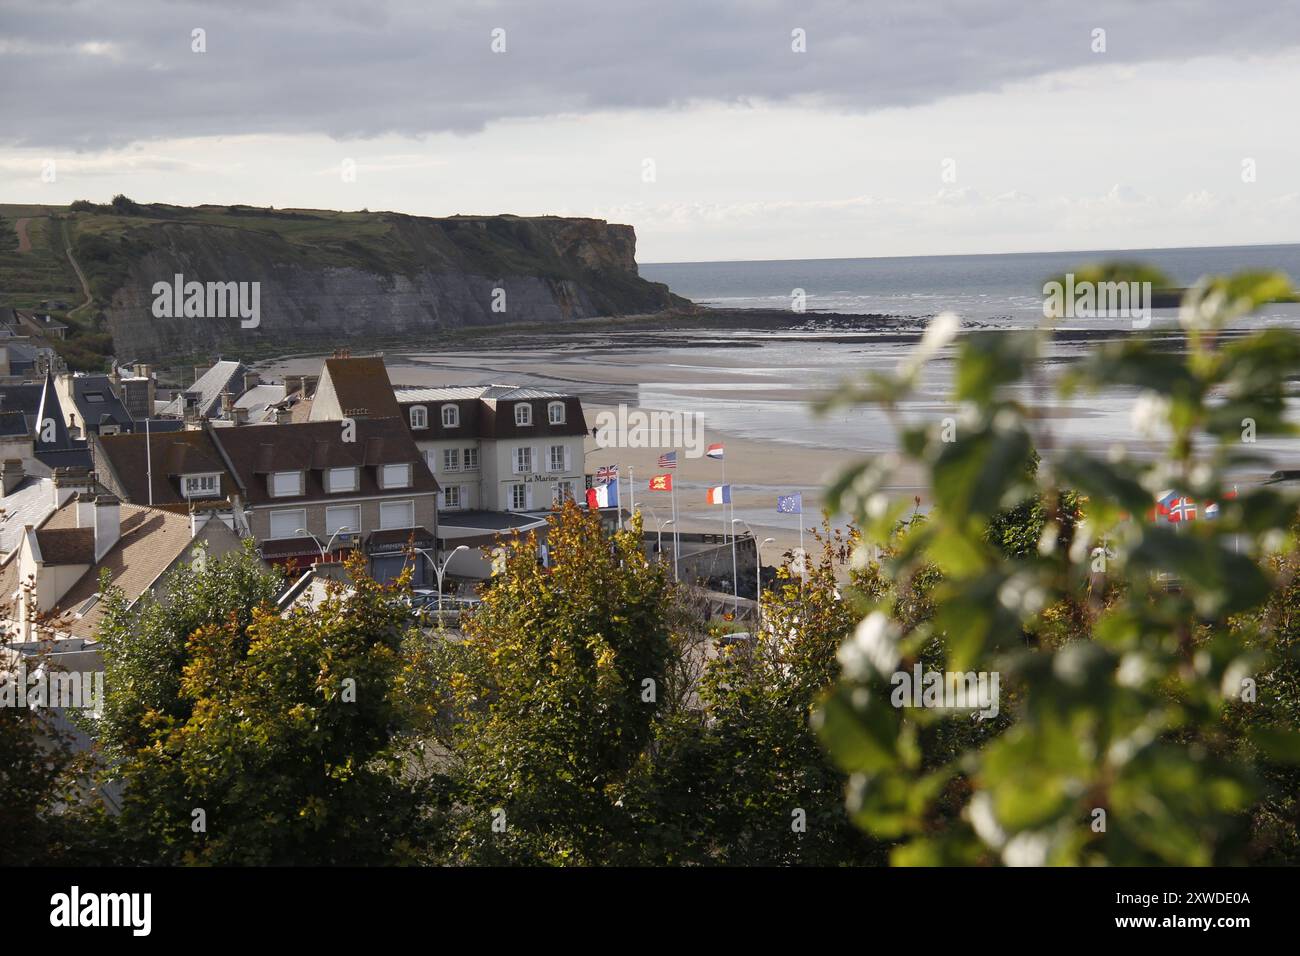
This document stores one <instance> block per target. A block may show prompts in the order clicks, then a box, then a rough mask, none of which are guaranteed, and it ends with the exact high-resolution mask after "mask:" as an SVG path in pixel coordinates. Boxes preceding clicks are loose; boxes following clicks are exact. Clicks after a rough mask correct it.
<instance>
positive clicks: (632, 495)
mask: <svg viewBox="0 0 1300 956" xmlns="http://www.w3.org/2000/svg"><path fill="white" fill-rule="evenodd" d="M627 492H628V498H629V499H630V501H631V503H630V504H629V505H628V507H629V509H630V511H629V512H628V513H629V514H631V515H633V516H635V515H636V472H635V471H633V470H632V466H631V465H628V466H627ZM619 510H620V511H622V509H621V508H620V509H619Z"/></svg>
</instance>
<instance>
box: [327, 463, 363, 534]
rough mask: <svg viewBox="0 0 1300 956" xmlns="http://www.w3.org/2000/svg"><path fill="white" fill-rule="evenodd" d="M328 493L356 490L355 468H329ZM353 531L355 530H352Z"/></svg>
mask: <svg viewBox="0 0 1300 956" xmlns="http://www.w3.org/2000/svg"><path fill="white" fill-rule="evenodd" d="M328 487H329V493H330V494H336V493H337V492H340V491H356V490H357V470H356V469H355V468H331V469H330V470H329V485H328ZM353 530H354V531H355V530H356V529H355V528H353Z"/></svg>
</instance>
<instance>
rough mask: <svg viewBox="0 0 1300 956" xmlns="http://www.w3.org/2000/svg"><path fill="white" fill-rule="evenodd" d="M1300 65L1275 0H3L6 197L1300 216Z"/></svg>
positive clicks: (1133, 231)
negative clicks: (1299, 104) (1299, 119)
mask: <svg viewBox="0 0 1300 956" xmlns="http://www.w3.org/2000/svg"><path fill="white" fill-rule="evenodd" d="M196 30H201V31H202V34H201V38H200V39H201V42H200V40H196V39H195V31H196ZM494 31H504V33H499V32H498V33H495V34H494ZM796 31H801V33H799V34H798V36H796ZM1097 31H1104V35H1101V34H1099V33H1098V32H1097ZM494 36H495V39H494ZM800 37H801V38H802V45H803V47H804V49H803V50H802V51H800V50H797V49H795V47H798V46H800V45H801V44H800ZM1103 43H1104V50H1102V51H1099V50H1098V49H1097V48H1098V47H1100V46H1101V45H1102V44H1103ZM200 45H201V46H204V47H205V51H204V52H196V51H195V49H194V48H195V47H196V46H200ZM494 46H495V47H496V49H494ZM502 46H504V49H503V50H502V49H501V48H502ZM1297 90H1300V13H1297V12H1296V11H1295V9H1294V7H1293V6H1292V5H1291V4H1289V3H1281V2H1277V0H1269V2H1265V0H1233V2H1231V3H1226V2H1223V0H1177V2H1168V0H1166V2H1160V0H1145V2H1140V3H1139V2H1134V0H1130V2H1114V0H1088V2H1087V3H1079V2H1074V0H1069V2H1057V0H1034V2H1030V0H1022V2H1010V0H961V2H937V0H927V2H925V3H918V2H913V0H900V2H871V3H862V2H847V0H846V2H829V0H801V2H797V3H796V2H784V3H775V2H772V3H767V2H761V0H744V2H741V0H736V2H727V3H709V2H707V0H655V2H652V3H637V4H635V5H634V4H629V3H621V2H618V0H605V2H600V3H585V2H583V3H579V2H565V0H549V2H545V3H544V2H540V0H526V2H514V0H503V2H494V3H487V2H475V3H471V2H457V0H438V2H437V3H429V2H427V0H410V2H390V3H382V2H376V0H349V2H335V0H302V2H288V0H223V2H221V3H220V4H216V3H211V4H203V3H184V2H175V0H168V2H158V0H152V2H151V0H103V2H100V0H82V2H77V0H21V2H15V0H0V107H2V108H0V117H3V123H0V183H3V185H4V189H3V190H2V191H0V200H2V201H6V202H59V203H63V202H68V201H71V200H73V199H77V198H89V199H93V200H98V201H104V200H107V199H108V198H109V197H110V196H111V195H112V194H114V193H117V192H125V193H126V194H128V195H129V196H131V197H132V198H134V199H136V200H139V201H163V202H176V203H198V202H218V203H236V202H240V203H249V204H257V205H274V206H279V207H287V206H310V207H321V208H340V209H360V208H369V209H392V210H397V211H402V212H410V213H417V214H427V215H449V214H453V213H458V212H463V213H494V212H513V213H519V214H524V215H527V214H540V213H557V214H564V215H594V216H600V217H602V218H607V219H611V220H615V221H619V222H628V223H631V224H632V225H634V226H635V227H636V229H637V234H638V237H639V256H638V257H639V258H640V259H641V261H643V262H650V261H676V260H701V259H757V258H813V257H830V256H878V255H915V254H941V253H969V252H1007V251H1036V250H1054V249H1096V248H1140V247H1150V246H1179V245H1217V244H1238V243H1258V242H1286V241H1296V240H1300V227H1297V223H1300V215H1297V213H1300V184H1298V183H1297V179H1296V173H1297V171H1298V170H1300V127H1298V126H1297V124H1296V123H1295V122H1294V117H1295V97H1296V93H1297ZM50 161H53V166H52V167H51V166H50V165H49V163H50ZM51 168H52V169H53V171H54V175H53V181H52V182H50V181H47V180H48V179H49V178H50V176H49V174H48V170H49V169H51ZM43 171H46V174H45V175H44V176H43V175H42V173H43Z"/></svg>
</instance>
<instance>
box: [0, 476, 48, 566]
mask: <svg viewBox="0 0 1300 956" xmlns="http://www.w3.org/2000/svg"><path fill="white" fill-rule="evenodd" d="M0 508H3V509H4V514H3V515H0V551H2V552H4V553H5V554H8V553H9V552H10V551H12V550H14V549H15V548H16V547H18V543H19V542H20V541H21V540H22V537H23V527H24V526H25V525H32V526H33V527H35V526H38V525H39V524H40V523H41V522H42V521H44V520H45V519H46V517H47V516H48V515H49V513H50V512H51V511H53V510H54V482H53V480H52V479H49V478H31V477H29V478H24V479H23V481H22V484H20V485H19V486H18V487H17V488H15V489H14V491H13V493H12V494H9V495H7V496H5V497H4V498H0Z"/></svg>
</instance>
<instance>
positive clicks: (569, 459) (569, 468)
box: [564, 445, 573, 475]
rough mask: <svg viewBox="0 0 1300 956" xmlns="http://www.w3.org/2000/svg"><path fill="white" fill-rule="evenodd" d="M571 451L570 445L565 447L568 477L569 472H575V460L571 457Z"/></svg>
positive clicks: (565, 468) (565, 470) (565, 466)
mask: <svg viewBox="0 0 1300 956" xmlns="http://www.w3.org/2000/svg"><path fill="white" fill-rule="evenodd" d="M570 451H572V449H571V448H569V446H568V445H565V446H564V473H565V474H566V475H567V474H568V473H569V472H571V471H573V459H572V457H571V456H570V455H569V452H570Z"/></svg>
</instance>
